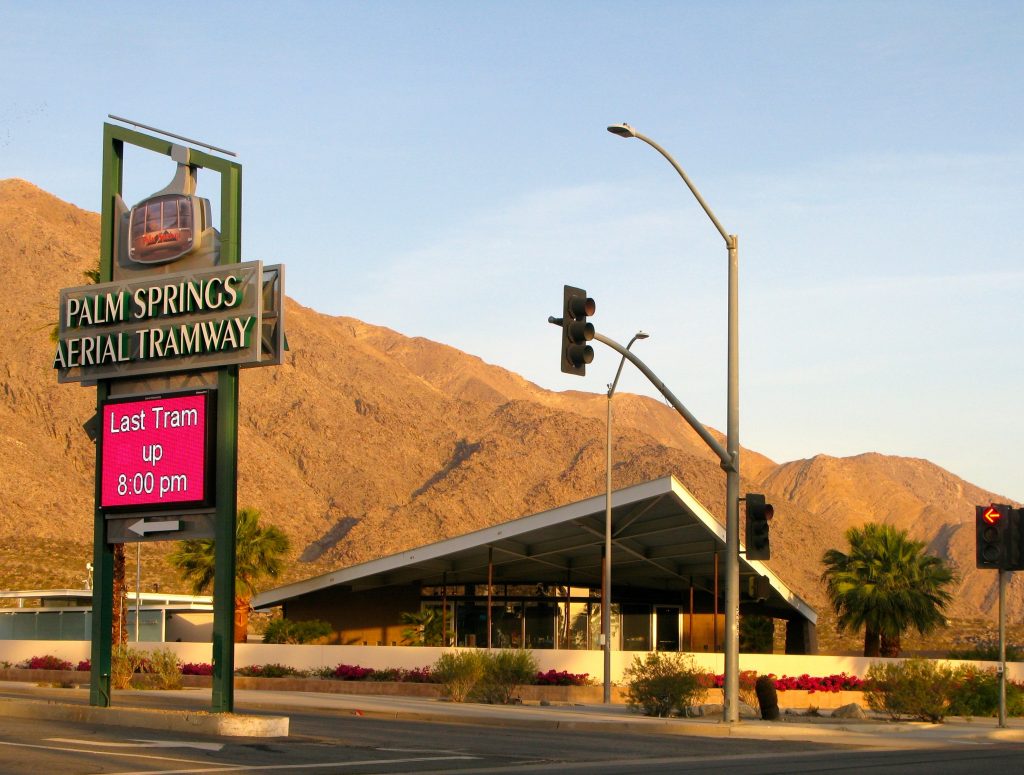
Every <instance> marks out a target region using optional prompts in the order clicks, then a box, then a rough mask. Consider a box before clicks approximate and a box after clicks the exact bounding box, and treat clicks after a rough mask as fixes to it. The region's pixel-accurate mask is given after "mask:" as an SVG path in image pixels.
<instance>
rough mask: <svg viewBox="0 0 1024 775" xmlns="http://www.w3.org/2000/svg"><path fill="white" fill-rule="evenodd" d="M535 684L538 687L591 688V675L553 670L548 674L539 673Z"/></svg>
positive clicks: (534, 680) (535, 678)
mask: <svg viewBox="0 0 1024 775" xmlns="http://www.w3.org/2000/svg"><path fill="white" fill-rule="evenodd" d="M533 682H534V683H535V684H536V685H537V686H589V685H590V673H569V672H566V671H565V670H560V671H559V670H555V669H553V668H552V669H551V670H548V671H547V672H546V673H537V675H536V676H535V677H534V679H533Z"/></svg>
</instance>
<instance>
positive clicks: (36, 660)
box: [23, 654, 74, 670]
mask: <svg viewBox="0 0 1024 775" xmlns="http://www.w3.org/2000/svg"><path fill="white" fill-rule="evenodd" d="M23 666H24V667H27V668H28V669H29V670H73V669H74V665H72V664H71V663H70V662H68V661H67V660H66V659H61V658H60V657H55V656H53V655H52V654H46V655H44V656H41V657H32V658H31V659H26V660H25V661H24V663H23Z"/></svg>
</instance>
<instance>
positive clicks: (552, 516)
mask: <svg viewBox="0 0 1024 775" xmlns="http://www.w3.org/2000/svg"><path fill="white" fill-rule="evenodd" d="M672 481H673V477H670V476H665V477H662V478H661V479H655V480H653V481H651V482H644V483H642V484H637V485H633V486H632V487H626V488H624V489H622V490H617V491H616V492H615V493H614V494H613V496H612V505H613V506H622V505H626V504H629V503H633V502H635V501H641V500H644V499H645V498H650V497H655V496H658V495H665V494H668V493H670V492H672V491H673V487H672ZM604 502H605V496H604V495H595V496H594V497H592V498H587V499H586V500H582V501H577V502H576V503H570V504H567V505H565V506H559V507H557V508H554V509H551V510H550V511H542V512H541V513H539V514H532V515H530V516H528V517H520V518H519V519H513V520H511V521H509V522H502V523H500V524H497V525H492V526H491V527H486V528H483V529H481V530H475V531H473V532H472V533H465V534H464V535H461V536H456V537H455V538H449V539H446V540H444V541H438V542H437V543H433V544H427V545H426V546H421V547H418V548H416V549H410V550H409V551H406V552H400V553H398V554H392V555H389V556H387V557H382V558H380V559H378V560H370V561H369V562H364V563H359V564H358V565H350V566H349V567H347V568H342V569H341V570H337V571H332V572H330V573H324V574H321V575H320V576H314V577H313V578H311V579H306V580H304V581H297V582H295V583H293V584H288V585H285V586H283V587H278V588H276V589H271V590H268V591H266V592H262V593H260V594H258V595H256V597H254V598H253V601H252V604H253V607H254V608H262V607H266V606H272V605H275V604H276V603H279V602H281V601H282V600H287V599H288V598H292V597H298V596H299V595H306V594H309V593H310V592H317V591H319V590H321V589H326V588H327V587H333V586H338V585H341V584H348V583H350V582H353V581H357V580H358V579H361V578H365V577H366V576H372V575H375V574H378V573H388V572H389V571H393V570H397V569H399V568H404V567H406V566H408V565H411V564H413V563H420V562H425V561H428V560H436V559H439V558H441V557H444V556H446V555H449V554H455V553H457V552H461V551H464V550H466V549H473V548H475V547H478V546H487V544H489V543H494V542H497V541H501V540H504V539H508V538H514V537H516V536H519V535H522V534H524V533H530V532H533V531H534V530H541V529H543V528H545V527H551V526H553V525H558V524H562V523H564V522H572V521H573V520H576V519H582V518H583V517H587V516H590V515H592V514H595V513H596V512H598V511H600V510H603V509H604Z"/></svg>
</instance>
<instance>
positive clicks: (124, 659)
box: [110, 644, 148, 689]
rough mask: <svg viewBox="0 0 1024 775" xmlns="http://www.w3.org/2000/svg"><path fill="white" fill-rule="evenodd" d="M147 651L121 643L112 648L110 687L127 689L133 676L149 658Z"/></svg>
mask: <svg viewBox="0 0 1024 775" xmlns="http://www.w3.org/2000/svg"><path fill="white" fill-rule="evenodd" d="M147 656H148V655H147V654H146V652H145V651H137V650H136V649H133V648H129V647H128V646H126V645H124V644H121V645H118V646H114V647H113V648H112V649H111V650H110V688H111V689H127V688H128V687H129V686H131V685H132V676H134V675H135V673H136V671H137V670H138V669H139V668H140V667H142V665H143V664H144V663H145V662H146V660H147Z"/></svg>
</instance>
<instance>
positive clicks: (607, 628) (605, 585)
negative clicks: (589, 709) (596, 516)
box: [601, 331, 650, 705]
mask: <svg viewBox="0 0 1024 775" xmlns="http://www.w3.org/2000/svg"><path fill="white" fill-rule="evenodd" d="M649 336H650V334H647V333H644V332H643V331H637V332H636V333H635V334H634V335H633V338H632V339H630V340H629V344H627V345H626V349H627V350H629V348H630V347H632V346H633V343H634V342H635V341H636V340H637V339H646V338H647V337H649ZM625 363H626V356H625V355H623V356H622V358H621V359H620V360H619V368H618V370H617V371H616V372H615V379H613V380H612V381H611V383H610V384H609V385H608V440H607V444H605V498H604V568H603V569H602V572H603V577H602V580H601V639H602V640H603V641H604V644H603V645H604V702H605V704H606V705H608V704H610V703H611V701H612V638H611V633H612V616H611V597H612V396H614V395H615V387H616V386H617V385H618V384H619V377H620V376H622V367H623V365H625Z"/></svg>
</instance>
